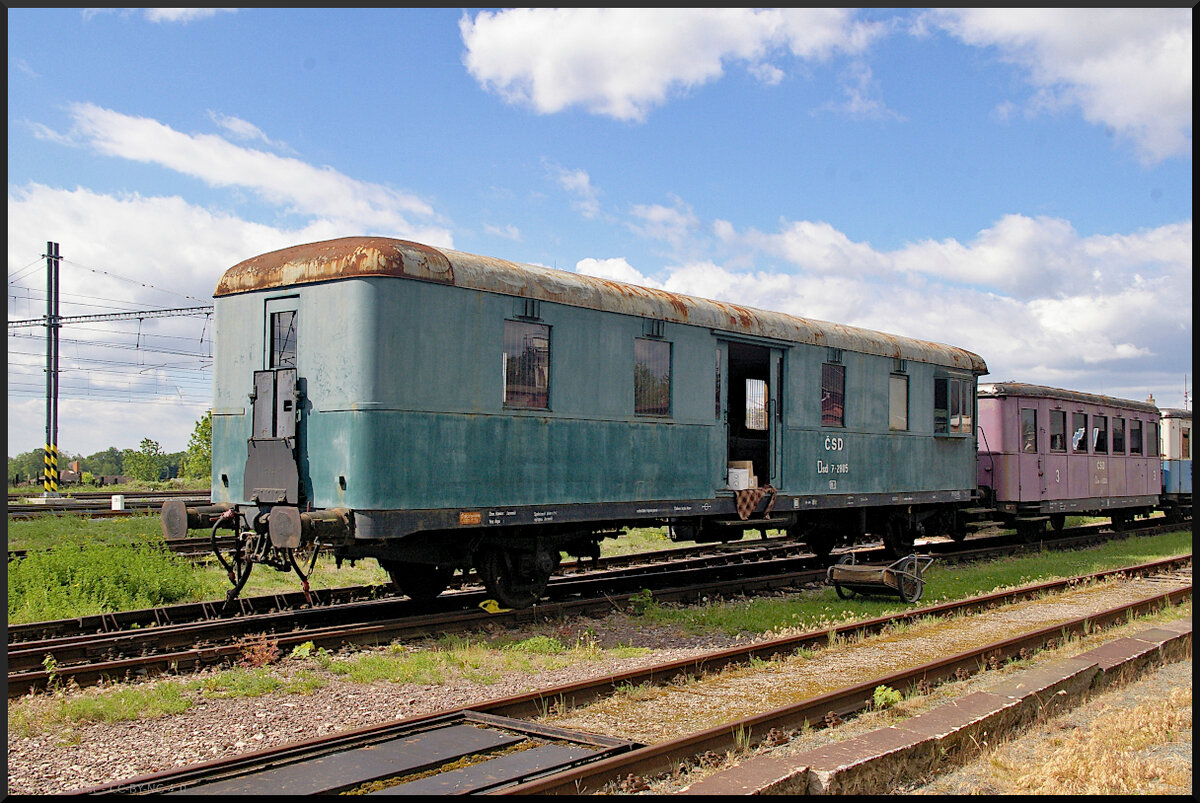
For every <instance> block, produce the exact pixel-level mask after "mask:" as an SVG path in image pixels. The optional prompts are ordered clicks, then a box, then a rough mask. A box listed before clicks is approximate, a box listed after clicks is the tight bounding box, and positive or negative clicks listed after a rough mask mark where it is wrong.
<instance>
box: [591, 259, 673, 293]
mask: <svg viewBox="0 0 1200 803" xmlns="http://www.w3.org/2000/svg"><path fill="white" fill-rule="evenodd" d="M575 272H576V273H586V274H587V275H588V276H595V277H596V278H597V279H611V280H613V281H615V282H625V283H627V284H636V285H640V286H642V287H658V283H657V282H655V281H654V280H653V279H651V278H649V277H648V276H643V275H642V274H641V273H638V272H637V271H636V270H634V268H633V266H632V265H630V264H629V263H628V262H627V261H626V260H625V259H624V257H613V258H610V259H594V258H591V257H589V258H588V259H581V260H580V261H579V262H578V263H577V264H576V265H575Z"/></svg>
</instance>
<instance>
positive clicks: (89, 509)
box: [8, 491, 211, 522]
mask: <svg viewBox="0 0 1200 803" xmlns="http://www.w3.org/2000/svg"><path fill="white" fill-rule="evenodd" d="M113 496H121V497H122V507H121V509H119V510H114V509H113V507H112V497H113ZM165 499H181V500H183V502H184V504H187V505H191V506H200V505H208V504H211V502H210V501H209V495H208V494H206V493H203V492H198V491H150V492H136V493H130V494H100V493H96V494H92V493H88V494H76V495H74V496H64V497H58V498H53V499H43V498H40V497H37V498H35V500H33V499H30V498H29V497H20V496H13V495H9V497H8V520H9V521H10V522H12V521H29V520H31V519H39V518H45V517H48V516H78V517H81V518H88V519H107V518H121V517H124V516H141V515H145V514H147V513H153V514H155V515H157V514H159V513H160V512H161V509H162V503H163V500H165Z"/></svg>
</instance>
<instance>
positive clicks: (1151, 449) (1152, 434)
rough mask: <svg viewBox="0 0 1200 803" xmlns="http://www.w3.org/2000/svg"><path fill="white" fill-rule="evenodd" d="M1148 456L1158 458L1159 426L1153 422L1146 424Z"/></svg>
mask: <svg viewBox="0 0 1200 803" xmlns="http://www.w3.org/2000/svg"><path fill="white" fill-rule="evenodd" d="M1146 456H1147V457H1157V456H1158V424H1156V423H1154V422H1153V421H1147V422H1146Z"/></svg>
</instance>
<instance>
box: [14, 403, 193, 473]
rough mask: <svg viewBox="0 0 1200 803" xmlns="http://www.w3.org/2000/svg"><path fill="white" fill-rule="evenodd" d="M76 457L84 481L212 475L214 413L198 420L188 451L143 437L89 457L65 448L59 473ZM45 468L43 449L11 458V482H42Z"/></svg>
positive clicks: (60, 459) (59, 463)
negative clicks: (134, 443) (167, 448)
mask: <svg viewBox="0 0 1200 803" xmlns="http://www.w3.org/2000/svg"><path fill="white" fill-rule="evenodd" d="M76 461H78V462H79V472H80V479H81V481H82V482H83V484H85V485H87V484H92V483H93V482H96V481H97V479H98V478H99V477H118V476H124V477H129V478H130V479H134V480H141V481H144V482H157V481H160V480H166V479H171V478H174V477H186V478H189V479H206V478H208V477H209V476H211V475H212V413H211V412H206V413H205V414H204V415H203V416H202V417H201V418H200V420H198V421H197V422H196V425H195V427H194V428H193V429H192V436H191V438H190V439H189V440H188V448H187V450H186V451H182V452H164V451H163V450H162V447H161V446H159V444H158V443H157V442H156V441H154V440H151V439H150V438H143V439H142V442H141V444H140V445H139V446H138V448H137V449H118V448H117V447H115V446H110V447H108V448H107V449H105V450H104V451H101V452H96V453H95V454H93V455H88V456H87V457H84V456H83V455H78V454H71V453H70V452H66V451H62V452H59V455H58V471H59V474H60V475H61V474H62V472H63V471H64V470H66V469H67V468H68V466H70V464H71V463H73V462H76ZM44 471H45V452H44V451H43V450H42V449H34V450H32V451H29V452H24V453H22V454H19V455H17V456H16V457H9V458H8V484H9V485H24V484H26V483H28V482H29V481H30V480H34V481H35V482H40V478H41V477H42V475H43V473H44Z"/></svg>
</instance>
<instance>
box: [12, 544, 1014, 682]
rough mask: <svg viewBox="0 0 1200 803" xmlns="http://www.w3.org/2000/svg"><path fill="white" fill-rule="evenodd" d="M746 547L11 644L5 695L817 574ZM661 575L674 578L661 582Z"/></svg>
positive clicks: (805, 564)
mask: <svg viewBox="0 0 1200 803" xmlns="http://www.w3.org/2000/svg"><path fill="white" fill-rule="evenodd" d="M1011 548H1015V547H1013V546H1012V545H1008V544H1006V545H1005V546H1004V549H1006V550H1007V549H1011ZM747 551H748V552H749V553H751V557H756V555H754V553H762V555H761V556H757V557H762V559H760V560H756V561H753V562H751V563H745V564H734V565H727V564H726V563H725V561H724V560H718V562H717V563H718V565H715V566H714V565H707V564H706V562H705V561H704V560H703V559H699V560H698V561H697V562H696V563H697V564H698V565H693V566H690V567H689V566H686V565H685V566H680V565H679V564H678V563H674V564H671V565H670V569H669V570H664V569H663V568H661V567H656V568H645V567H635V568H633V569H628V570H622V571H613V572H608V573H597V574H592V575H587V576H584V577H571V576H568V577H562V578H556V579H555V582H554V583H553V585H552V586H551V587H550V588H549V589H548V597H549V600H548V601H546V602H545V603H542V604H539V605H536V606H533V607H531V608H527V609H523V610H513V611H505V612H503V613H500V614H490V613H485V612H484V611H481V610H479V608H478V606H479V604H480V603H482V602H483V601H484V600H485V598H486V594H485V593H484V592H482V591H462V592H458V593H452V594H446V595H443V596H442V597H440V598H438V599H437V600H433V601H432V602H430V603H417V602H413V601H411V600H401V599H396V598H384V599H374V600H365V601H360V602H353V603H349V604H346V605H341V606H338V607H310V608H302V609H299V610H295V609H292V610H286V609H285V610H279V609H277V610H272V611H270V612H267V613H262V614H256V615H255V616H254V617H253V618H251V619H237V620H235V619H230V618H228V617H218V618H216V619H211V618H210V619H205V620H204V621H198V622H191V623H181V624H178V625H174V624H170V623H169V622H165V623H164V622H159V624H160V626H159V627H154V628H149V629H146V630H142V629H140V628H139V629H134V630H131V631H118V632H116V633H110V634H99V635H93V634H88V635H77V636H62V637H59V638H55V639H44V640H40V641H33V642H18V643H15V644H13V643H10V645H9V652H8V660H9V674H8V686H9V697H10V699H11V698H12V697H14V696H17V695H20V694H24V693H25V692H27V691H29V690H31V689H38V688H46V687H47V685H48V684H49V683H51V682H52V681H53V680H58V681H60V682H61V681H66V680H68V679H69V680H72V681H74V682H75V683H77V684H79V685H90V684H94V683H97V682H100V681H101V680H103V679H105V678H108V679H113V680H115V679H121V678H128V677H141V676H146V675H148V674H157V673H162V672H175V671H181V670H187V669H195V668H199V667H202V666H206V665H211V664H214V663H221V662H227V661H231V660H233V659H235V658H237V657H238V656H240V655H241V653H242V651H243V650H244V648H245V645H246V640H247V638H248V637H249V634H253V636H257V637H259V638H267V636H266V634H268V633H269V634H271V635H270V640H271V641H272V642H274V643H275V644H276V645H277V647H278V648H280V649H290V648H292V647H295V646H298V645H300V644H304V643H306V642H312V643H313V644H314V645H316V646H323V647H328V648H338V647H341V646H345V645H347V644H353V645H360V646H373V645H377V644H380V643H386V642H388V641H391V640H393V639H395V638H401V637H408V638H411V637H418V636H422V635H427V634H428V633H430V632H462V631H467V630H471V629H473V628H477V627H480V626H482V625H483V624H485V623H487V624H497V623H499V624H504V625H518V624H522V623H528V622H535V621H546V620H553V619H558V618H562V617H564V616H568V615H586V614H594V615H603V614H604V613H607V612H608V611H609V610H611V609H612V607H613V606H623V605H627V604H628V603H629V600H630V598H631V597H632V596H633V595H634V594H637V593H638V592H640V591H642V590H643V588H648V587H654V589H655V590H654V592H653V593H654V594H655V597H656V598H657V599H658V600H660V601H664V602H690V601H693V600H696V599H699V598H700V597H702V596H703V595H705V594H716V595H723V596H731V595H737V594H747V593H755V592H761V591H763V590H770V589H778V588H782V587H795V586H799V585H803V584H806V583H810V584H811V583H819V582H821V581H823V579H824V564H823V563H822V564H820V567H819V568H810V567H809V564H811V563H812V561H814V560H816V558H815V557H813V556H809V557H808V558H797V557H785V558H781V559H780V558H774V557H772V556H771V555H770V552H769V551H767V550H764V549H762V548H759V549H751V550H747ZM764 568H765V569H766V571H764ZM747 570H752V571H753V573H752V574H751V575H749V576H747V575H745V574H744V572H746V571H747ZM668 582H673V583H675V585H674V586H665V585H663V584H665V583H668ZM430 606H433V607H434V610H433V612H430V611H429V608H430ZM210 610H211V609H210ZM330 622H334V623H335V624H332V625H331V624H329V623H330ZM214 642H215V643H214ZM196 645H202V646H196ZM48 655H49V656H53V664H52V668H47V667H46V666H45V663H44V662H45V661H46V656H48Z"/></svg>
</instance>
